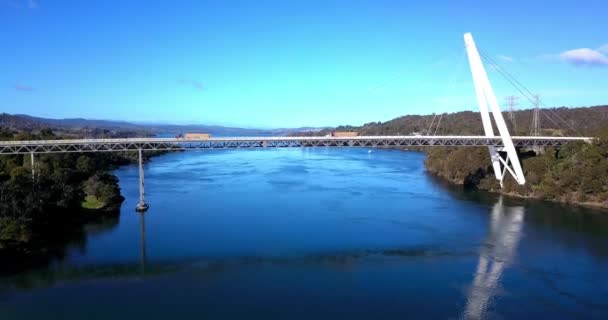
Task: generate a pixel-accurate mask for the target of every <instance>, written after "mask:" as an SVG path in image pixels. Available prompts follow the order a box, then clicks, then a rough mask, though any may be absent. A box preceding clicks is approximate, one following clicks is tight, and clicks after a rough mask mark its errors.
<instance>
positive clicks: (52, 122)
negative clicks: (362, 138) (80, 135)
mask: <svg viewBox="0 0 608 320" xmlns="http://www.w3.org/2000/svg"><path fill="white" fill-rule="evenodd" d="M0 127H2V128H5V129H11V130H27V131H31V130H40V129H43V128H51V129H59V130H86V131H90V130H93V129H95V130H109V131H131V132H140V133H142V134H146V135H150V134H170V135H173V134H175V135H177V134H179V133H186V132H204V133H211V134H213V135H216V136H265V135H287V134H291V133H294V132H302V131H313V132H314V131H319V130H322V129H323V128H312V127H305V128H281V129H250V128H235V127H224V126H216V125H198V124H193V125H172V124H141V123H131V122H126V121H114V120H95V119H83V118H70V119H49V118H40V117H33V116H29V115H24V114H18V115H11V114H7V113H2V114H0Z"/></svg>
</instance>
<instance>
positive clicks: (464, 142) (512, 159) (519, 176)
mask: <svg viewBox="0 0 608 320" xmlns="http://www.w3.org/2000/svg"><path fill="white" fill-rule="evenodd" d="M464 42H465V47H466V51H467V56H468V58H469V66H470V68H471V74H472V76H473V83H474V85H475V93H476V97H477V103H478V105H479V110H480V114H481V120H482V123H483V129H484V133H485V135H484V136H435V135H432V136H431V135H426V136H418V135H414V136H357V137H219V138H208V139H185V138H130V139H79V140H35V141H0V154H30V155H31V160H32V175H33V176H34V168H35V166H34V155H35V154H36V153H66V152H114V151H137V152H138V153H139V175H140V179H139V180H140V185H139V186H140V201H139V204H138V206H137V208H138V210H146V209H147V208H148V205H147V204H146V203H145V200H144V170H143V161H142V152H143V151H146V150H189V149H250V148H290V147H300V148H302V147H388V148H390V147H394V148H395V147H433V146H443V147H446V146H449V147H487V148H488V151H489V154H490V160H491V162H492V166H493V168H494V174H495V176H496V179H497V180H499V181H500V184H501V185H502V184H503V180H504V177H505V176H506V174H507V173H509V174H510V175H511V176H513V178H514V179H515V180H516V181H517V183H519V184H521V185H523V184H525V182H526V180H525V177H524V173H523V169H522V167H521V163H520V160H519V156H518V153H517V150H516V148H522V147H532V148H536V147H547V146H550V147H559V146H561V145H563V144H565V143H570V142H576V141H579V142H580V141H582V142H590V141H591V140H592V138H589V137H540V136H516V137H512V136H511V134H510V133H509V130H508V127H507V125H506V123H505V120H504V118H503V115H502V112H501V110H500V106H499V104H498V100H497V99H496V95H495V94H494V90H493V89H492V86H491V84H490V80H489V79H488V75H487V73H486V70H485V68H484V66H483V62H482V60H481V56H480V53H479V51H478V49H477V46H476V45H475V42H474V41H473V36H472V35H471V34H470V33H467V34H465V35H464ZM506 75H507V76H510V74H508V73H506ZM511 78H512V76H511ZM510 82H512V83H514V84H518V83H519V82H517V81H516V80H515V81H512V80H510ZM524 89H525V88H524ZM518 90H520V89H519V88H518ZM525 91H527V92H528V93H529V91H528V90H527V89H525ZM525 91H521V90H520V92H522V93H526V92H525ZM490 112H491V115H490ZM439 121H441V120H439ZM431 125H432V124H431ZM494 128H496V129H497V131H498V135H495V134H494ZM435 132H436V131H435Z"/></svg>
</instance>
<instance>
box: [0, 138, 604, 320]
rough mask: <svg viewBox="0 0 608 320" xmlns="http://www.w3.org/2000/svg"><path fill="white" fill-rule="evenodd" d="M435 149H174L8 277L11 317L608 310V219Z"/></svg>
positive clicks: (5, 309) (532, 314)
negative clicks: (438, 156)
mask: <svg viewBox="0 0 608 320" xmlns="http://www.w3.org/2000/svg"><path fill="white" fill-rule="evenodd" d="M423 161H424V155H423V154H421V153H415V152H402V151H392V150H376V149H374V150H373V151H371V152H369V151H368V150H367V149H332V148H318V149H282V150H279V149H277V150H234V151H204V152H183V153H172V154H168V155H164V156H160V157H157V158H153V159H152V161H151V162H150V163H148V164H146V167H145V175H146V177H145V178H146V180H145V181H146V184H145V187H146V200H147V201H148V202H149V203H150V209H149V211H148V212H147V213H145V214H143V215H140V214H138V213H136V212H135V211H134V208H135V204H136V203H137V201H138V189H137V187H138V184H137V182H138V176H137V174H138V173H137V168H136V167H134V166H128V167H123V168H120V169H119V170H117V171H116V172H115V173H116V175H117V176H118V177H119V179H120V185H121V188H122V192H123V195H124V196H125V197H126V201H125V202H124V204H123V206H122V211H121V215H120V218H119V220H118V221H115V222H114V223H110V224H109V225H105V226H103V227H100V226H94V225H92V226H90V227H88V229H87V230H88V233H87V236H86V241H85V242H84V243H82V242H79V243H77V244H74V245H71V246H69V247H68V248H67V249H66V255H65V257H63V258H60V259H56V260H55V261H53V262H52V263H51V264H50V265H48V266H46V267H43V268H38V269H34V270H24V271H23V272H22V273H19V274H17V275H12V276H7V277H5V278H3V279H0V315H1V316H0V319H41V318H44V317H49V316H50V315H52V318H66V319H82V318H87V319H108V318H116V319H118V318H130V319H133V318H137V319H139V318H145V319H166V318H168V317H175V318H202V317H207V318H234V319H243V318H247V319H250V318H259V319H271V318H277V319H285V318H289V319H310V318H352V319H354V318H360V319H393V318H415V319H422V318H424V319H539V318H546V319H572V318H585V319H607V318H608V299H607V297H608V214H607V213H606V212H603V211H596V210H587V209H581V208H573V207H564V206H560V205H556V204H550V203H543V202H539V201H523V200H515V199H508V198H504V199H503V198H501V197H498V196H496V195H490V194H484V193H478V192H464V191H462V190H459V189H457V188H451V187H449V186H445V185H443V184H442V183H440V182H438V181H436V180H435V179H433V178H432V177H430V176H429V175H427V174H426V173H425V172H424V165H423Z"/></svg>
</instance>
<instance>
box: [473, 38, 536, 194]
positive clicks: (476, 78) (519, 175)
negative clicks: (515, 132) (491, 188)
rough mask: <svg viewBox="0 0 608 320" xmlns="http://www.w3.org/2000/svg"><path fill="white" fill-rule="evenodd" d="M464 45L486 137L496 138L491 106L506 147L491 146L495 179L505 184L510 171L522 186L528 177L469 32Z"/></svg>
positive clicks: (489, 147)
mask: <svg viewBox="0 0 608 320" xmlns="http://www.w3.org/2000/svg"><path fill="white" fill-rule="evenodd" d="M464 44H465V46H466V48H467V55H468V57H469V65H470V66H471V73H472V74H473V83H474V84H475V93H476V95H477V103H478V104H479V111H480V113H481V120H482V122H483V130H484V132H485V135H486V137H495V135H494V129H493V128H492V120H491V118H490V113H489V112H488V105H489V106H490V109H491V110H492V115H493V116H494V123H495V124H496V128H497V129H498V133H499V135H500V138H501V139H502V142H503V147H501V148H497V147H494V146H488V150H489V151H490V159H491V161H492V166H493V167H494V174H495V175H496V179H498V181H500V186H501V187H502V186H503V180H504V178H505V175H506V174H507V172H509V173H510V174H511V175H512V176H513V178H515V181H517V183H519V184H520V185H523V184H525V183H526V178H525V177H524V172H523V170H522V168H521V163H520V161H519V157H518V156H517V151H516V150H515V146H514V144H513V140H512V139H511V135H510V134H509V129H508V128H507V125H506V123H505V119H504V118H503V116H502V113H501V112H500V106H499V105H498V100H497V99H496V95H495V94H494V90H492V85H490V80H489V79H488V74H487V73H486V69H485V68H484V66H483V63H482V62H481V57H480V56H479V51H477V46H476V45H475V41H474V40H473V36H472V35H471V34H470V33H466V34H465V35H464ZM500 152H504V153H506V157H504V158H503V156H502V155H501V154H500Z"/></svg>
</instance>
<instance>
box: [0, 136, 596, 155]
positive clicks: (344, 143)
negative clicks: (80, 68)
mask: <svg viewBox="0 0 608 320" xmlns="http://www.w3.org/2000/svg"><path fill="white" fill-rule="evenodd" d="M591 140H592V138H589V137H532V136H529V137H528V136H521V137H513V143H514V144H515V146H516V147H532V146H551V147H556V146H561V145H563V144H565V143H569V142H575V141H582V142H590V141H591ZM433 146H454V147H464V146H467V147H481V146H495V147H502V146H503V143H502V139H501V138H500V137H484V136H358V137H218V138H209V139H180V138H127V139H79V140H32V141H0V154H25V153H61V152H108V151H132V150H139V149H142V150H186V149H237V148H290V147H433Z"/></svg>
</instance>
